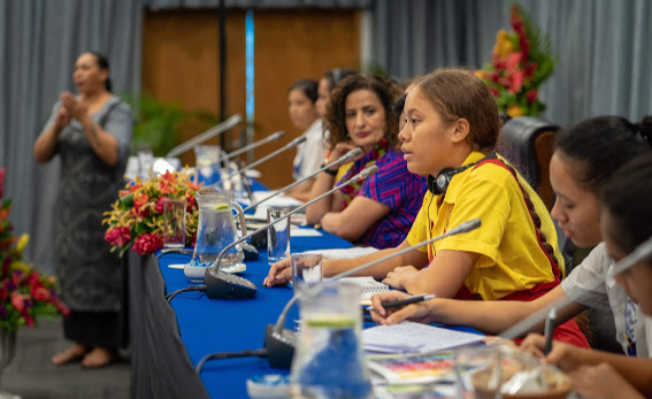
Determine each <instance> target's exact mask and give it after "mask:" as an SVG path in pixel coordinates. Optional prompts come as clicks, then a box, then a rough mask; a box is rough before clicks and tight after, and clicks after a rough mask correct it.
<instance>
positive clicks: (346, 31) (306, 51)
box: [142, 9, 360, 188]
mask: <svg viewBox="0 0 652 399" xmlns="http://www.w3.org/2000/svg"><path fill="white" fill-rule="evenodd" d="M359 19H360V16H359V13H358V12H356V11H328V10H320V9H296V10H255V11H254V29H255V47H254V50H255V55H254V57H255V83H254V84H255V91H254V94H255V115H254V119H255V125H256V133H255V137H256V139H260V138H263V137H265V136H267V135H268V134H270V133H272V132H274V131H277V130H285V131H286V136H285V138H284V140H283V141H282V142H277V143H273V144H268V145H265V146H263V147H261V148H260V149H258V150H257V151H256V157H257V158H260V157H262V156H263V155H265V154H268V153H269V152H271V151H273V150H275V149H276V148H279V147H280V146H281V145H282V144H285V143H287V142H289V141H290V140H291V139H293V138H294V137H297V136H298V135H299V134H301V132H299V131H297V129H295V128H294V127H293V126H292V125H291V123H290V119H289V117H288V114H287V100H286V92H287V88H288V87H289V86H290V85H291V84H292V83H293V82H295V81H296V80H299V79H303V78H313V79H319V78H320V77H321V75H322V73H323V72H324V71H325V70H327V69H330V68H335V67H354V68H356V67H358V66H359V63H360V47H359V42H360V40H359V37H360V34H359V29H360V27H359ZM218 21H219V20H218V14H217V10H194V11H187V10H172V11H164V12H148V13H146V15H145V23H144V27H143V30H144V31H143V70H142V76H143V89H144V90H147V91H149V92H151V93H152V94H153V95H154V97H155V98H157V99H159V100H164V101H179V102H181V103H182V104H183V106H184V108H185V109H187V110H198V109H203V110H207V111H210V112H212V113H214V114H216V115H217V113H218V112H219V60H218V55H219V48H218V44H219V29H218ZM226 35H227V57H228V61H227V62H228V63H227V87H226V101H227V104H226V110H227V114H228V115H231V114H233V113H236V112H239V113H241V114H242V115H243V116H244V115H245V97H246V92H245V62H246V59H245V12H244V11H243V10H237V9H230V10H229V11H228V17H227V26H226ZM234 130H235V129H234ZM199 132H200V129H198V127H197V124H196V123H195V124H193V123H189V124H187V125H186V126H184V127H183V128H182V134H181V139H182V140H186V139H188V138H190V137H192V136H194V135H196V134H197V133H199ZM238 134H239V131H234V132H230V135H231V137H237V136H238ZM294 154H295V152H294V151H293V150H291V151H288V153H287V154H286V155H285V156H279V157H278V158H275V159H273V160H271V161H269V162H267V163H265V164H263V165H261V166H260V168H259V169H260V170H261V171H262V172H263V177H262V182H263V183H264V184H267V185H268V186H270V187H272V188H278V187H281V186H283V185H286V184H288V183H290V182H291V181H292V176H291V171H292V158H293V157H294ZM182 161H183V162H184V163H190V164H192V163H194V156H193V155H192V154H186V155H184V156H183V157H182Z"/></svg>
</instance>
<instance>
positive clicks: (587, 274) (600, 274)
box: [561, 243, 652, 357]
mask: <svg viewBox="0 0 652 399" xmlns="http://www.w3.org/2000/svg"><path fill="white" fill-rule="evenodd" d="M613 265H614V261H613V259H611V258H610V257H609V254H608V253H607V248H606V246H605V244H604V243H601V244H600V245H598V246H597V247H595V248H594V249H593V251H591V253H590V254H589V256H587V257H586V259H584V261H583V262H582V263H581V264H580V265H579V266H577V267H576V268H574V269H573V271H572V272H571V273H570V274H569V275H568V277H566V278H565V279H564V280H563V281H562V282H561V288H562V289H563V290H564V292H565V293H566V295H568V296H569V297H570V298H571V299H573V300H574V301H575V302H577V303H580V304H582V305H584V306H588V307H590V308H595V309H599V310H604V311H611V313H612V314H613V316H614V324H615V326H616V340H617V341H618V343H620V344H621V345H622V347H623V351H624V352H625V353H627V352H628V350H627V349H628V345H627V340H628V339H629V340H633V341H634V342H636V356H637V357H652V356H650V348H652V318H651V317H649V316H646V315H645V314H643V312H641V311H640V309H639V307H638V305H636V304H635V303H634V302H633V301H632V300H631V299H630V298H628V297H627V294H626V293H625V290H624V289H623V288H622V287H620V286H619V285H617V284H616V282H615V281H613V279H612V280H611V281H609V280H607V281H606V282H603V283H602V284H598V286H597V287H595V285H596V283H595V282H596V281H597V280H598V279H602V280H604V279H605V277H606V275H607V273H608V272H609V270H611V268H612V267H613Z"/></svg>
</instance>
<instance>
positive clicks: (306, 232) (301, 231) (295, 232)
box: [290, 228, 323, 237]
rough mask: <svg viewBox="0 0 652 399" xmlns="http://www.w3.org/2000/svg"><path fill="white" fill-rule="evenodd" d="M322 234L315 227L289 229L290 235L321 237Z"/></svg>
mask: <svg viewBox="0 0 652 399" xmlns="http://www.w3.org/2000/svg"><path fill="white" fill-rule="evenodd" d="M322 235H323V234H322V233H320V232H318V231H317V230H315V229H298V228H297V229H291V230H290V237H321V236H322Z"/></svg>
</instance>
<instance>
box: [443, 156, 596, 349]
mask: <svg viewBox="0 0 652 399" xmlns="http://www.w3.org/2000/svg"><path fill="white" fill-rule="evenodd" d="M485 163H492V164H494V165H497V166H500V167H502V168H505V170H507V171H508V172H509V173H510V174H511V175H512V176H514V178H515V179H516V182H517V183H518V177H517V176H516V175H515V174H514V173H513V172H512V171H511V170H510V169H509V168H508V167H507V166H506V165H505V163H504V162H503V161H501V160H500V159H498V158H497V157H496V158H487V159H485V160H483V161H481V162H479V163H478V164H477V165H476V166H475V167H474V169H475V168H477V167H479V166H480V165H483V164H485ZM518 186H519V188H520V189H521V194H522V195H523V202H525V193H524V192H523V188H522V187H521V185H520V184H518ZM528 213H529V215H530V221H531V222H532V227H534V228H535V229H536V225H535V224H534V218H533V215H532V211H530V210H529V209H528ZM537 241H538V242H539V247H540V248H541V250H542V251H543V253H544V254H545V255H546V257H547V258H548V260H549V261H550V266H551V268H552V272H553V275H554V277H555V279H554V280H553V281H551V282H549V283H543V284H539V285H537V286H535V287H533V288H531V289H529V290H525V291H516V292H513V293H511V294H509V295H507V296H505V297H503V298H501V299H500V300H501V301H532V300H534V299H537V298H539V297H540V296H543V295H544V294H546V293H547V292H549V291H550V290H552V289H553V288H555V287H556V286H557V285H559V283H560V282H561V270H560V269H559V266H558V265H557V263H555V261H554V260H553V258H552V257H551V256H550V254H548V252H547V251H546V250H545V248H544V247H543V243H542V242H541V238H540V237H539V235H538V234H537ZM454 298H455V299H461V300H482V298H480V297H478V296H476V295H473V294H472V293H471V292H470V291H469V289H468V288H467V287H466V286H465V285H462V288H460V290H459V291H458V292H457V294H456V295H455V297H454ZM553 339H555V340H558V341H562V342H566V343H569V344H572V345H575V346H578V347H581V348H588V347H589V342H588V341H587V339H586V337H585V336H584V334H583V333H582V331H581V330H580V328H579V326H578V325H577V322H575V320H574V319H571V320H568V321H567V322H565V323H563V324H561V325H559V326H558V327H557V328H555V333H554V335H553ZM514 341H515V342H516V343H517V344H520V342H521V339H516V340H514Z"/></svg>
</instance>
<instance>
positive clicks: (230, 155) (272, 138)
mask: <svg viewBox="0 0 652 399" xmlns="http://www.w3.org/2000/svg"><path fill="white" fill-rule="evenodd" d="M283 136H285V132H284V131H282V130H281V131H278V132H276V133H272V134H270V135H269V136H267V137H265V138H264V139H261V140H258V141H256V142H255V143H251V144H249V145H246V146H244V147H242V148H239V149H237V150H235V151H231V152H229V153H228V154H226V160H227V161H228V160H230V159H231V158H233V157H237V156H238V155H240V154H244V153H245V152H247V151H249V150H253V149H254V148H257V147H260V146H261V145H263V144H267V143H269V142H272V141H276V140H279V139H280V138H282V137H283Z"/></svg>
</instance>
